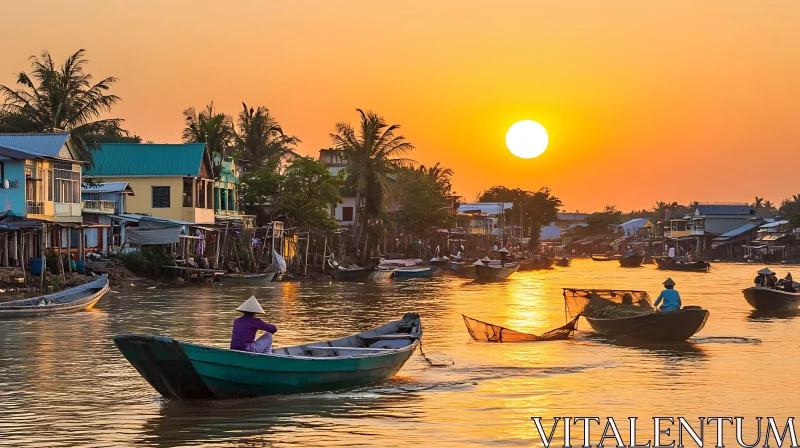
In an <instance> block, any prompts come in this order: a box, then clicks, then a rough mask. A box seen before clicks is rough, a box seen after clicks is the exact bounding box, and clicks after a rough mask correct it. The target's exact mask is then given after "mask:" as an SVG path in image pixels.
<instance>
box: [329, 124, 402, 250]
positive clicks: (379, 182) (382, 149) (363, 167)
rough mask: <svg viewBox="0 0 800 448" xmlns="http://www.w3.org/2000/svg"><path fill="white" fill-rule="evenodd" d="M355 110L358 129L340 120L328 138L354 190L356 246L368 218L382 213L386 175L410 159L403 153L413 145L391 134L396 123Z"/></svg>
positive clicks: (393, 132) (387, 184)
mask: <svg viewBox="0 0 800 448" xmlns="http://www.w3.org/2000/svg"><path fill="white" fill-rule="evenodd" d="M356 111H357V112H358V113H359V115H360V123H359V127H358V130H356V129H354V128H353V127H352V126H350V124H349V123H346V122H340V123H337V124H336V133H334V134H331V135H330V137H331V141H332V142H333V145H334V147H335V148H336V149H340V150H342V154H343V156H344V159H345V161H346V163H347V168H346V171H347V182H348V185H349V186H350V187H352V188H353V189H354V190H355V192H356V214H355V215H356V216H355V217H354V219H355V231H354V242H355V244H356V246H358V245H359V243H360V241H361V235H362V233H363V230H364V228H365V227H366V225H367V223H368V222H369V220H370V219H377V218H379V217H381V216H383V215H384V214H385V201H384V200H385V198H386V193H387V191H389V188H390V184H391V182H392V181H391V176H390V175H391V174H392V173H394V172H396V171H397V170H398V169H399V168H401V167H403V166H405V165H407V164H408V163H409V162H410V161H409V160H408V159H405V158H404V157H403V156H404V155H405V154H406V153H407V152H409V151H411V150H412V149H414V145H412V144H411V143H409V142H407V141H406V139H405V137H403V136H402V135H396V134H395V131H397V130H398V129H399V128H400V125H397V124H393V125H389V124H387V123H386V120H385V119H384V118H383V117H381V116H379V115H378V114H376V113H374V112H372V111H368V112H364V111H363V110H361V109H356ZM362 198H363V203H364V206H363V207H362V206H361V203H362V202H361V201H362Z"/></svg>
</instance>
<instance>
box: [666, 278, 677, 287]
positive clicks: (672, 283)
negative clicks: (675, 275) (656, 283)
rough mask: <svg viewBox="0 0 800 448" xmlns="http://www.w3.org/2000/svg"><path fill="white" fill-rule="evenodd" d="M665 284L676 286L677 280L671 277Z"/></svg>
mask: <svg viewBox="0 0 800 448" xmlns="http://www.w3.org/2000/svg"><path fill="white" fill-rule="evenodd" d="M664 286H675V281H674V280H672V279H671V278H668V279H666V280H665V281H664Z"/></svg>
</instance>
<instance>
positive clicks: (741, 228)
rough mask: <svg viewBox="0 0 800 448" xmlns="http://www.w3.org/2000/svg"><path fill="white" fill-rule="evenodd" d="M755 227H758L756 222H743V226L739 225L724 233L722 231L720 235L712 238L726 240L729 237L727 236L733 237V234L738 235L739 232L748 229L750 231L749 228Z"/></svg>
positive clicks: (741, 232)
mask: <svg viewBox="0 0 800 448" xmlns="http://www.w3.org/2000/svg"><path fill="white" fill-rule="evenodd" d="M756 227H758V224H753V223H749V224H745V225H743V226H741V227H739V228H736V229H733V230H731V231H730V232H725V233H723V234H722V235H720V236H718V237H716V238H714V241H723V240H727V239H729V238H733V237H735V236H739V235H741V234H743V233H745V232H748V231H750V230H753V229H755V228H756Z"/></svg>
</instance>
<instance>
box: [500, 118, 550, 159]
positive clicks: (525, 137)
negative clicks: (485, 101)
mask: <svg viewBox="0 0 800 448" xmlns="http://www.w3.org/2000/svg"><path fill="white" fill-rule="evenodd" d="M548 141H549V138H548V137H547V130H546V129H545V128H544V126H542V125H541V124H539V123H537V122H535V121H533V120H522V121H518V122H516V123H514V124H513V125H511V127H510V128H508V132H506V146H507V147H508V150H509V151H511V153H512V154H514V155H515V156H517V157H520V158H522V159H533V158H534V157H539V156H540V155H542V153H543V152H544V150H545V149H547V143H548Z"/></svg>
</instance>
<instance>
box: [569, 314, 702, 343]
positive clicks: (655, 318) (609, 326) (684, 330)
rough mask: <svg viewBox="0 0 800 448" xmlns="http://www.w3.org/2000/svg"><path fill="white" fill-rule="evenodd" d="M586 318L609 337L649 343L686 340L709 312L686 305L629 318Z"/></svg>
mask: <svg viewBox="0 0 800 448" xmlns="http://www.w3.org/2000/svg"><path fill="white" fill-rule="evenodd" d="M584 317H585V318H586V321H587V322H589V325H591V327H592V328H593V329H594V331H596V332H597V333H598V334H601V335H603V336H605V337H608V338H610V339H625V340H637V341H649V342H674V341H685V340H687V339H689V338H690V337H692V336H694V335H695V334H696V333H697V332H698V331H700V330H701V329H703V326H705V324H706V320H707V319H708V311H707V310H704V309H701V308H689V309H685V308H684V309H682V310H679V311H667V312H655V313H649V314H642V315H639V316H632V317H620V318H592V317H586V316H584Z"/></svg>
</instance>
